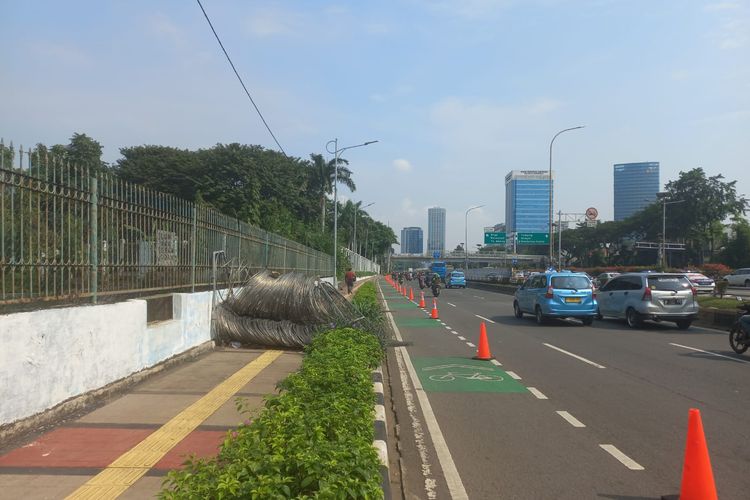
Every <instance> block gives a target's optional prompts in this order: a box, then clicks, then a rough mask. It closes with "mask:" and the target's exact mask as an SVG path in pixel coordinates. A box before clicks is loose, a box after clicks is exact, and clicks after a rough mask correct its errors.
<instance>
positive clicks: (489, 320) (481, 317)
mask: <svg viewBox="0 0 750 500" xmlns="http://www.w3.org/2000/svg"><path fill="white" fill-rule="evenodd" d="M474 316H476V317H477V318H479V319H483V320H485V321H486V322H488V323H493V324H494V323H495V322H494V321H492V320H491V319H489V318H485V317H484V316H480V315H478V314H475V315H474Z"/></svg>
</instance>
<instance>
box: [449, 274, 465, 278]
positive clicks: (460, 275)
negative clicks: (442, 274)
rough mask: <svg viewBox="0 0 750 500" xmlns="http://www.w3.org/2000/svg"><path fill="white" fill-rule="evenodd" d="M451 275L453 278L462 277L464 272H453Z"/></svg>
mask: <svg viewBox="0 0 750 500" xmlns="http://www.w3.org/2000/svg"><path fill="white" fill-rule="evenodd" d="M451 276H453V277H454V278H463V277H464V273H453V274H452V275H451Z"/></svg>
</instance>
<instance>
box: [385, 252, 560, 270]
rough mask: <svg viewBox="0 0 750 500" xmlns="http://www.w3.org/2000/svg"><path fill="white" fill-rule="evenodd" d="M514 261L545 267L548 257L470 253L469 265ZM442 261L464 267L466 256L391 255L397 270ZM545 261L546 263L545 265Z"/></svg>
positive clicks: (509, 262)
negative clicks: (436, 257) (437, 257)
mask: <svg viewBox="0 0 750 500" xmlns="http://www.w3.org/2000/svg"><path fill="white" fill-rule="evenodd" d="M513 259H515V260H516V262H517V264H520V265H524V264H525V265H529V264H531V265H537V266H540V267H542V266H544V265H545V263H546V261H547V259H548V256H547V255H521V254H513V253H506V252H469V255H468V261H469V265H470V266H471V265H473V266H474V267H488V266H498V265H499V266H503V267H507V266H512V265H513ZM435 260H440V261H445V262H447V263H448V264H453V265H454V267H463V266H464V260H466V256H465V255H464V253H463V252H450V253H448V254H447V255H445V256H443V257H441V258H439V259H434V258H432V257H430V256H427V255H403V254H395V255H391V266H392V268H393V269H395V270H397V271H398V270H403V269H407V268H409V267H412V268H418V267H427V266H428V265H429V263H430V262H432V261H435ZM543 261H544V263H543Z"/></svg>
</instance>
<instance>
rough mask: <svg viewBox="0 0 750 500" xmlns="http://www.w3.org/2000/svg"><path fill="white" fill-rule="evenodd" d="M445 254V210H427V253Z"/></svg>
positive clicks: (438, 208) (435, 208) (433, 208)
mask: <svg viewBox="0 0 750 500" xmlns="http://www.w3.org/2000/svg"><path fill="white" fill-rule="evenodd" d="M434 252H440V255H444V254H445V209H444V208H440V207H432V208H428V209H427V253H428V254H430V255H432V254H433V253H434Z"/></svg>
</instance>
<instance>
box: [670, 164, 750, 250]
mask: <svg viewBox="0 0 750 500" xmlns="http://www.w3.org/2000/svg"><path fill="white" fill-rule="evenodd" d="M722 179H724V176H723V175H721V174H719V175H714V176H711V177H706V173H705V172H704V171H703V169H702V168H700V167H699V168H694V169H692V170H690V171H688V172H680V177H679V178H678V179H677V180H675V181H670V182H668V183H667V185H666V191H667V193H668V195H667V197H668V199H670V200H685V201H686V203H682V204H680V209H679V210H675V211H674V213H673V214H672V216H671V217H670V218H671V220H672V221H673V222H671V224H670V227H672V228H675V229H676V230H677V231H678V234H682V235H684V236H685V238H687V239H689V240H692V241H693V242H694V243H695V246H696V249H697V251H698V255H697V257H698V259H699V260H700V261H701V262H702V261H703V257H704V254H705V247H706V243H710V247H709V248H710V250H711V251H712V252H713V249H714V246H715V245H714V239H715V235H714V234H713V232H712V231H711V227H712V225H713V224H714V223H716V222H721V221H723V220H724V219H726V218H727V217H729V216H734V217H738V216H741V215H744V214H745V212H746V211H747V209H748V200H747V199H746V198H745V197H744V196H742V195H738V194H737V190H736V187H735V186H736V184H737V181H732V182H724V181H723V180H722Z"/></svg>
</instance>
